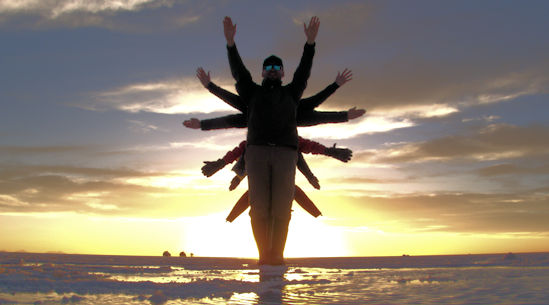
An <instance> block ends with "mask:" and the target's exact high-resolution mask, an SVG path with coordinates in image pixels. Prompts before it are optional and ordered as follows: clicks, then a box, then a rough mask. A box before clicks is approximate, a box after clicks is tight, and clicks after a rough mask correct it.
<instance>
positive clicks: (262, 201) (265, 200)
mask: <svg viewBox="0 0 549 305" xmlns="http://www.w3.org/2000/svg"><path fill="white" fill-rule="evenodd" d="M268 151H269V147H266V146H256V145H250V146H248V147H247V149H246V154H245V159H246V172H247V173H248V192H249V201H250V218H251V223H252V231H253V234H254V239H255V243H256V245H257V250H258V252H259V263H260V264H262V263H265V262H266V261H267V256H268V252H269V249H270V245H271V242H270V233H269V227H270V221H269V216H270V215H269V214H270V201H271V198H270V185H271V179H270V163H269V158H268V155H270V154H269V153H268Z"/></svg>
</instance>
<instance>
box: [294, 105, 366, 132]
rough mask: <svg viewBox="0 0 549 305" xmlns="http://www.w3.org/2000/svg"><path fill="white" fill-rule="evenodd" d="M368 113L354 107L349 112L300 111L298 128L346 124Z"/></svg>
mask: <svg viewBox="0 0 549 305" xmlns="http://www.w3.org/2000/svg"><path fill="white" fill-rule="evenodd" d="M364 113H366V110H365V109H356V107H353V108H351V109H349V110H347V111H316V110H313V111H299V107H298V113H297V126H300V127H304V126H315V125H318V124H326V123H344V122H348V121H350V120H353V119H356V118H359V117H361V116H362V115H364Z"/></svg>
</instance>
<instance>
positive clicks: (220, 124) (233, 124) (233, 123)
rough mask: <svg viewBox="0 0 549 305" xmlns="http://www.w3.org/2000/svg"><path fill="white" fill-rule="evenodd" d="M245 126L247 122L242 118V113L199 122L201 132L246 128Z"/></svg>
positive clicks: (244, 117)
mask: <svg viewBox="0 0 549 305" xmlns="http://www.w3.org/2000/svg"><path fill="white" fill-rule="evenodd" d="M247 126H248V121H247V120H246V116H244V115H243V114H242V113H238V114H229V115H226V116H222V117H218V118H212V119H205V120H202V121H200V128H201V129H202V130H212V129H225V128H246V127H247Z"/></svg>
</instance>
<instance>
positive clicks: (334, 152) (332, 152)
mask: <svg viewBox="0 0 549 305" xmlns="http://www.w3.org/2000/svg"><path fill="white" fill-rule="evenodd" d="M325 154H326V155H327V156H330V157H332V158H335V159H338V160H339V161H342V162H348V161H349V160H351V157H352V156H353V151H352V150H350V149H348V148H337V147H336V144H335V143H334V146H332V147H328V148H326V150H325Z"/></svg>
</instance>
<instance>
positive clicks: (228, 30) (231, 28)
mask: <svg viewBox="0 0 549 305" xmlns="http://www.w3.org/2000/svg"><path fill="white" fill-rule="evenodd" d="M223 33H224V34H225V39H226V40H227V45H228V46H229V47H232V46H234V35H235V34H236V24H233V21H232V19H231V17H229V16H225V19H223Z"/></svg>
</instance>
